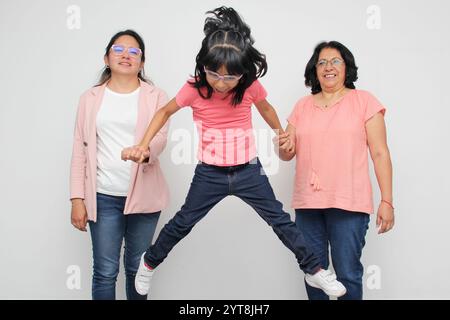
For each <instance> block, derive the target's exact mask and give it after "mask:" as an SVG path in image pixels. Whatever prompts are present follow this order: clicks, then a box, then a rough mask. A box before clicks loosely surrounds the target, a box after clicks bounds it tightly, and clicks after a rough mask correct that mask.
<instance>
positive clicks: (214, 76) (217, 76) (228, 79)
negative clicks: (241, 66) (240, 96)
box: [203, 67, 242, 82]
mask: <svg viewBox="0 0 450 320" xmlns="http://www.w3.org/2000/svg"><path fill="white" fill-rule="evenodd" d="M203 69H204V70H205V73H206V76H207V77H209V78H210V79H211V80H213V81H218V80H222V81H223V82H235V81H238V80H239V79H241V78H242V74H241V75H240V76H233V75H228V74H227V75H224V76H221V75H220V74H218V73H217V72H214V71H211V70H208V69H206V67H204V68H203Z"/></svg>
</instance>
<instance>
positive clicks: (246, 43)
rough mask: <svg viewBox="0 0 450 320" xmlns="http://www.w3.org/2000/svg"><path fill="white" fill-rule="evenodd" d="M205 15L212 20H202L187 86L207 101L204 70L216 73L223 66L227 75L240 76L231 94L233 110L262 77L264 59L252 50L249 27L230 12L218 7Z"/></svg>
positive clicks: (260, 54)
mask: <svg viewBox="0 0 450 320" xmlns="http://www.w3.org/2000/svg"><path fill="white" fill-rule="evenodd" d="M207 14H211V15H212V16H211V17H208V18H206V20H205V26H204V29H203V31H204V33H205V38H204V39H203V41H202V47H201V49H200V51H199V53H198V54H197V58H196V66H195V76H194V81H193V82H192V83H191V84H192V85H193V86H194V87H195V88H197V90H198V93H199V94H200V96H201V97H203V98H205V99H209V98H211V96H212V93H213V88H212V87H211V86H210V85H209V84H208V82H207V81H206V74H205V71H204V68H205V67H206V68H207V69H209V70H212V71H217V70H218V69H220V67H221V66H224V67H225V68H226V69H227V71H228V74H232V75H241V74H242V78H241V79H240V80H239V82H238V84H237V86H236V87H235V88H233V90H232V94H233V97H232V101H233V105H234V106H236V105H238V104H240V103H241V102H242V98H243V97H244V93H245V90H246V89H247V88H248V87H250V85H251V84H252V83H253V82H254V81H255V80H256V79H257V78H259V77H262V76H264V75H265V74H266V72H267V62H266V56H265V55H264V54H262V53H260V52H259V51H258V50H256V49H255V48H254V47H253V43H254V40H253V38H252V36H251V34H250V33H251V32H250V27H249V26H248V25H247V24H246V23H245V22H244V21H243V20H242V18H241V17H240V16H239V14H238V13H237V12H236V11H235V10H234V9H233V8H227V7H224V6H222V7H220V8H216V9H214V10H212V11H208V12H207ZM205 88H206V92H205Z"/></svg>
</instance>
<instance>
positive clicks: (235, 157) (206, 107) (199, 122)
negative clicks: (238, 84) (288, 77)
mask: <svg viewBox="0 0 450 320" xmlns="http://www.w3.org/2000/svg"><path fill="white" fill-rule="evenodd" d="M189 81H193V80H189ZM205 96H206V90H205ZM266 96H267V92H266V90H265V89H264V87H263V86H262V85H261V83H260V82H259V81H258V80H256V81H254V82H253V83H252V85H251V86H250V87H249V88H247V90H246V91H245V94H244V97H243V99H242V102H241V103H240V104H239V105H236V106H233V105H232V95H231V94H220V93H217V92H214V93H213V94H212V96H211V98H210V99H204V98H202V97H201V96H200V95H199V93H198V91H197V89H196V88H194V87H193V86H192V85H191V84H189V83H188V82H186V84H185V85H184V86H183V87H182V88H181V90H180V91H179V92H178V94H177V95H176V98H175V99H176V102H177V105H178V106H179V107H185V106H191V107H192V112H193V118H194V122H195V124H196V126H197V129H198V134H199V146H198V153H197V157H198V159H199V160H200V161H202V162H205V163H208V164H212V165H216V166H234V165H239V164H243V163H246V162H249V161H250V160H252V159H253V158H255V157H256V147H255V137H254V134H253V126H252V112H251V106H252V104H254V103H257V102H260V101H262V100H263V99H265V98H266Z"/></svg>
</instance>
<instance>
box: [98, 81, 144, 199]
mask: <svg viewBox="0 0 450 320" xmlns="http://www.w3.org/2000/svg"><path fill="white" fill-rule="evenodd" d="M139 89H140V88H137V89H136V90H135V91H133V92H131V93H117V92H114V91H111V90H110V89H108V87H106V88H105V93H104V96H103V101H102V104H101V106H100V110H99V112H98V114H97V119H96V121H97V192H100V193H104V194H108V195H112V196H124V197H125V196H127V194H128V188H129V184H130V171H131V161H123V160H122V159H121V158H120V155H121V152H122V149H123V148H126V147H129V146H132V145H134V142H135V141H134V139H135V138H134V137H135V129H136V122H137V114H138V103H139Z"/></svg>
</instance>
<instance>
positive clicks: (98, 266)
mask: <svg viewBox="0 0 450 320" xmlns="http://www.w3.org/2000/svg"><path fill="white" fill-rule="evenodd" d="M125 201H126V197H116V196H110V195H106V194H101V193H97V222H95V223H94V222H93V221H89V229H90V231H91V237H92V251H93V258H94V274H93V277H92V299H94V300H115V298H116V280H117V275H118V274H119V265H120V251H121V249H122V242H123V240H124V239H125V250H124V265H125V275H126V294H127V299H128V300H146V299H147V296H141V295H140V294H138V293H137V292H136V289H135V288H134V278H135V276H136V272H137V269H138V267H139V262H140V258H141V255H142V254H143V253H144V252H145V250H146V249H147V248H148V246H149V245H150V244H151V241H152V238H153V234H154V233H155V228H156V224H157V223H158V218H159V215H160V212H156V213H153V214H131V215H124V214H123V210H124V206H125Z"/></svg>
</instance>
